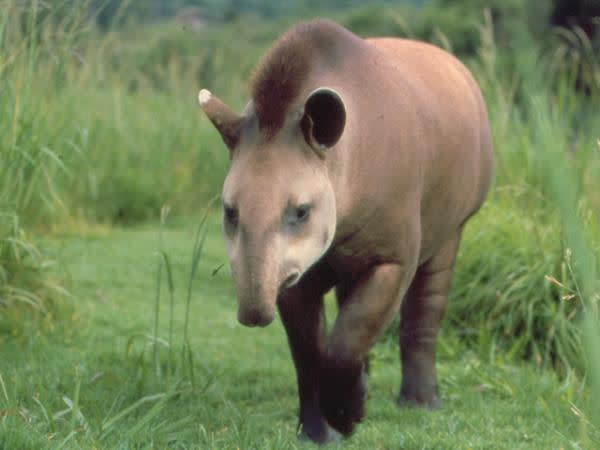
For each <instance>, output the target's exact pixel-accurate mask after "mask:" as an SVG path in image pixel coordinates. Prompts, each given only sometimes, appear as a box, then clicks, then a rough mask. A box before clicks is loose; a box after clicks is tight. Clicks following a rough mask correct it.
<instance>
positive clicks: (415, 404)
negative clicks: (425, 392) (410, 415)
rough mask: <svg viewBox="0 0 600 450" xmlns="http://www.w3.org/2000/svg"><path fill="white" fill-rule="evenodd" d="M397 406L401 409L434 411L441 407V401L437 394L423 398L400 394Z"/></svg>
mask: <svg viewBox="0 0 600 450" xmlns="http://www.w3.org/2000/svg"><path fill="white" fill-rule="evenodd" d="M398 405H399V406H401V407H403V408H427V409H432V410H435V409H440V408H441V407H442V400H441V399H440V397H439V396H438V395H437V394H434V395H430V396H426V397H425V396H419V395H411V394H408V393H405V392H401V393H400V398H399V399H398Z"/></svg>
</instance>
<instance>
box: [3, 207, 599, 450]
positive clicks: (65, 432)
mask: <svg viewBox="0 0 600 450" xmlns="http://www.w3.org/2000/svg"><path fill="white" fill-rule="evenodd" d="M216 220H217V219H216V218H215V217H211V218H210V221H209V227H208V237H207V239H206V241H205V253H204V256H203V257H202V259H201V261H200V263H199V267H198V272H197V276H196V278H195V280H194V288H193V292H192V301H191V303H190V314H189V345H190V349H191V351H192V353H193V361H194V370H195V373H196V383H195V385H192V384H191V383H190V381H189V377H186V376H185V374H184V373H181V372H180V373H175V374H174V375H175V376H174V377H173V378H171V379H170V380H167V378H166V376H165V374H166V372H165V371H164V370H165V369H166V367H167V365H168V349H167V348H166V347H161V348H160V352H159V359H160V362H161V367H162V369H163V375H162V376H158V375H157V373H156V371H155V367H154V364H153V357H152V353H151V350H152V345H151V341H150V340H149V339H148V337H147V336H148V335H149V336H152V327H153V315H154V311H153V304H154V296H153V292H154V288H155V273H156V267H157V264H156V242H157V231H156V230H157V226H154V225H147V226H143V227H137V228H133V229H126V230H119V229H113V230H104V231H102V230H100V231H95V232H90V233H88V234H87V235H72V234H68V235H62V236H55V237H53V238H52V239H48V240H46V241H45V242H44V245H43V247H44V249H45V251H47V252H48V253H49V254H51V255H53V256H54V257H55V258H56V259H58V260H60V261H61V262H62V263H64V264H65V265H66V267H67V268H68V270H69V271H70V273H71V275H72V280H73V281H72V285H71V291H72V292H73V295H74V296H75V297H76V298H77V299H78V307H77V308H76V310H75V312H74V314H73V315H72V316H71V317H69V318H68V319H66V320H64V322H61V324H60V329H57V330H56V331H55V332H54V333H50V334H49V333H29V332H26V333H21V334H17V335H16V336H12V337H9V336H2V338H1V339H2V341H1V342H0V345H1V346H2V355H3V357H2V359H1V361H0V375H1V380H2V381H1V385H2V386H3V387H2V388H1V389H0V447H2V448H11V449H21V448H94V447H95V448H165V447H169V448H215V449H220V448H300V447H301V446H300V445H299V443H298V442H297V441H296V438H295V425H296V410H297V403H296V402H297V399H296V386H295V375H294V370H293V366H292V362H291V358H290V357H289V354H288V348H287V342H286V339H285V333H284V331H283V328H282V326H281V324H280V323H279V322H276V323H275V324H274V325H272V326H270V327H268V328H266V329H261V330H254V329H248V328H244V327H242V326H241V325H239V324H238V323H237V321H236V318H235V309H236V306H235V298H234V291H233V288H232V285H231V283H230V281H229V275H228V273H227V271H226V270H221V271H218V272H217V273H216V274H215V275H213V271H214V269H215V268H216V267H218V266H219V265H220V264H221V263H222V262H223V261H224V260H225V254H224V248H223V244H222V241H221V238H220V231H219V229H218V225H217V224H216ZM193 228H194V227H193V226H191V225H189V224H185V225H184V226H178V227H177V228H174V227H167V228H166V229H164V231H163V245H164V249H165V251H166V252H167V253H168V254H169V255H170V263H171V268H172V276H173V281H174V289H175V296H176V302H175V311H174V330H175V337H174V342H177V343H180V342H182V338H183V330H184V320H185V314H184V312H185V307H186V306H185V301H183V299H185V295H184V293H185V286H186V282H187V280H188V276H189V268H190V263H189V257H190V253H191V245H192V243H193V241H194V230H193ZM474 231H475V230H473V232H471V233H468V236H467V237H466V238H467V239H475V238H476V233H475V232H474ZM460 268H461V265H460V263H459V270H460ZM166 291H167V290H165V292H166ZM167 298H168V297H167ZM332 303H333V302H329V305H328V306H329V307H330V309H329V312H330V313H332V312H334V308H333V305H332ZM168 311H169V303H168V302H162V303H161V311H160V313H161V317H168ZM455 331H456V330H453V329H452V327H451V326H450V325H448V326H447V327H446V328H445V331H444V337H443V339H442V342H441V344H440V356H439V359H440V363H439V372H440V381H441V391H442V396H443V398H444V400H445V404H444V407H443V409H442V410H440V411H437V412H429V411H422V410H402V409H399V408H397V407H396V405H395V401H394V399H395V397H396V395H397V391H398V388H399V381H400V376H399V373H400V367H399V361H398V348H397V345H396V343H395V342H391V341H389V340H383V341H382V342H381V343H379V344H378V346H376V348H375V350H374V352H373V365H372V367H373V371H372V376H371V381H370V385H371V394H370V399H369V403H368V409H369V414H368V418H367V420H366V422H365V423H364V424H363V425H362V426H361V427H360V428H359V429H358V432H357V433H356V435H355V436H353V437H352V438H351V439H350V440H349V441H347V442H346V443H345V444H344V448H581V447H578V445H581V443H582V441H581V439H582V438H581V435H580V423H581V419H580V417H578V416H577V414H576V413H577V412H578V411H581V413H580V414H584V411H587V410H588V406H589V402H590V399H589V392H588V391H587V389H586V388H584V387H583V385H582V383H581V381H580V380H578V379H577V377H575V376H574V375H571V376H570V377H568V378H567V379H563V380H561V379H559V378H558V377H557V375H556V374H555V373H553V372H552V371H550V370H542V369H538V368H535V367H534V366H532V365H529V364H521V363H514V362H512V360H510V358H508V359H506V360H503V359H502V358H500V357H498V358H495V359H494V360H493V361H488V360H487V359H485V358H482V357H481V356H480V355H479V354H478V353H477V352H476V351H473V350H470V349H468V348H467V347H465V346H464V344H463V343H462V342H461V339H460V338H459V337H458V335H457V334H456V333H455ZM158 335H159V337H160V338H161V339H163V340H165V341H166V340H167V338H168V335H169V324H168V321H166V320H163V321H161V323H160V324H159V334H158ZM590 439H594V440H592V441H591V442H593V443H599V442H600V441H599V439H600V436H598V434H591V435H590Z"/></svg>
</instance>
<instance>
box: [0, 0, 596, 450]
mask: <svg viewBox="0 0 600 450" xmlns="http://www.w3.org/2000/svg"><path fill="white" fill-rule="evenodd" d="M477 2H478V0H477V1H476V2H475V3H477ZM517 3H519V2H516V1H515V2H511V3H510V5H512V6H510V5H509V7H507V8H508V9H507V10H506V14H507V15H508V16H511V17H512V16H515V17H518V16H519V14H516V15H515V13H514V12H515V11H517V10H516V9H514V8H517V7H518V5H517ZM23 5H27V4H26V3H23V2H17V1H14V0H12V1H11V0H9V1H7V2H5V4H3V6H6V8H4V9H2V11H0V77H1V80H0V81H1V83H0V349H1V352H2V353H1V355H2V357H1V358H0V448H11V449H12V448H17V449H18V448H44V447H46V448H82V447H83V448H94V447H97V448H152V447H154V448H164V447H171V448H230V447H231V448H237V447H239V448H295V447H297V446H298V444H297V442H296V440H295V437H294V433H295V424H296V416H295V410H296V407H297V406H296V393H295V375H294V372H293V367H292V363H291V358H290V357H289V355H288V350H287V344H286V340H285V336H284V333H283V330H282V328H281V325H280V324H277V325H273V326H271V327H269V328H267V329H265V330H260V331H257V330H248V329H245V328H242V327H241V326H240V325H238V324H237V322H236V319H235V299H234V292H233V289H232V285H231V283H230V281H229V279H228V276H227V270H226V269H222V270H220V271H217V272H216V274H213V271H215V269H217V268H218V267H220V266H221V265H222V264H223V263H225V262H226V261H225V256H224V254H223V248H222V244H221V239H220V237H218V230H217V227H216V225H215V221H216V217H214V216H212V215H211V216H210V220H209V224H210V227H209V228H208V235H207V238H206V240H204V238H202V228H200V229H199V230H198V232H199V234H195V232H196V228H195V227H194V226H192V225H190V222H189V220H190V219H189V218H188V219H185V218H184V219H178V221H177V222H176V224H177V226H174V225H168V226H166V227H161V225H160V224H157V223H154V222H147V220H148V219H154V218H155V217H157V216H158V215H159V211H160V209H161V206H162V205H163V204H165V203H168V204H170V205H172V209H173V212H174V214H175V215H176V216H178V217H181V216H183V217H185V216H187V217H190V216H196V215H198V213H199V211H200V210H201V209H202V208H203V207H204V206H205V204H206V203H207V202H208V200H209V199H210V198H211V197H212V196H213V195H214V194H215V193H216V192H218V191H219V189H220V184H221V182H222V180H223V177H224V173H225V171H226V168H227V151H226V150H225V149H224V146H223V145H222V143H221V142H220V139H219V138H218V136H217V134H216V132H215V131H214V130H213V129H212V127H211V126H210V125H209V124H208V122H207V120H206V119H205V118H203V117H202V115H201V113H200V112H199V110H198V107H197V104H196V95H195V94H196V92H197V90H198V89H199V88H200V87H208V88H210V89H211V90H213V91H214V92H215V93H216V94H218V95H219V96H221V97H222V98H224V99H225V100H227V101H228V102H229V103H231V104H232V105H233V106H235V107H236V108H237V109H240V108H241V106H242V105H243V103H244V99H245V96H246V91H247V90H246V88H245V86H246V80H247V79H248V78H249V75H250V73H251V70H252V68H253V67H254V65H255V64H256V62H257V61H258V59H259V57H260V55H261V54H262V52H263V51H264V50H265V49H266V48H267V47H268V45H269V44H270V43H271V42H272V41H273V39H275V37H276V36H277V35H278V34H279V33H280V32H281V31H282V30H283V29H285V28H286V27H287V26H288V25H289V24H290V23H292V22H293V21H295V20H292V19H287V18H286V19H281V20H278V21H276V22H273V23H268V24H267V23H265V22H263V21H260V20H259V19H257V18H242V19H240V20H238V21H235V22H233V23H230V24H227V25H224V26H214V27H210V28H208V29H207V30H205V31H204V32H202V33H199V34H196V33H193V32H191V31H189V30H184V29H181V28H180V27H177V26H176V25H174V24H168V23H167V24H160V25H153V26H147V27H143V26H142V27H134V28H132V29H124V30H117V29H110V30H108V31H107V32H106V33H99V32H98V30H96V29H95V28H94V27H93V26H92V25H91V24H90V23H89V21H87V20H86V19H85V17H86V16H85V14H81V11H79V12H78V11H75V12H73V13H72V14H69V15H61V14H59V13H58V12H60V10H59V9H57V10H53V9H52V8H51V7H50V6H49V5H50V3H49V2H36V1H33V2H31V5H34V7H32V8H27V7H23ZM84 6H85V5H84ZM513 7H514V8H513ZM449 8H450V6H448V8H441V9H440V8H437V9H436V8H435V7H431V8H428V9H426V10H424V12H423V14H422V15H420V16H418V17H417V16H414V14H415V13H414V11H412V10H408V9H407V10H405V9H402V8H397V9H396V8H392V9H389V8H381V7H375V6H368V7H365V8H361V9H359V10H355V11H349V12H344V13H343V14H342V13H339V14H337V13H336V14H331V17H334V18H336V19H339V20H340V21H341V22H342V23H345V24H346V25H349V26H350V27H351V28H352V29H355V30H358V31H360V32H361V33H362V34H370V35H372V34H397V35H406V34H407V35H410V36H414V37H426V38H429V39H431V40H433V41H434V42H437V43H438V44H441V45H443V46H445V47H447V48H452V49H454V50H457V51H459V52H464V54H463V59H464V60H465V61H466V62H467V63H468V64H469V66H470V67H472V69H473V71H474V73H475V75H476V77H477V78H478V80H479V82H480V84H481V86H482V89H483V92H484V95H485V96H486V100H487V103H488V106H489V110H490V119H491V122H492V129H493V131H494V139H495V153H496V167H497V170H496V179H495V185H494V189H493V192H492V193H491V195H490V199H489V201H488V202H487V203H486V206H485V207H484V208H483V210H482V211H481V213H480V214H478V215H477V216H476V218H475V219H474V220H473V221H472V222H471V223H470V224H469V226H468V227H467V232H466V236H465V239H464V242H463V245H462V247H461V253H460V257H459V266H458V270H457V274H456V277H455V280H454V286H453V290H452V294H451V303H450V308H449V311H448V315H447V320H446V327H445V329H444V335H443V338H442V341H441V343H440V365H439V371H440V378H441V383H442V386H441V388H442V395H443V397H444V398H445V400H446V404H445V408H444V409H443V410H442V411H440V412H435V413H430V412H425V411H419V410H399V409H397V408H396V406H395V404H394V401H393V399H394V398H395V396H396V393H397V389H398V385H399V381H400V380H399V363H398V358H397V353H398V350H397V345H396V337H395V334H394V333H393V332H390V333H388V335H387V337H386V338H384V339H383V340H382V341H381V342H380V343H379V344H378V346H377V347H376V348H375V349H374V357H373V367H374V371H373V376H372V380H371V386H372V391H371V400H370V402H369V410H370V413H369V416H368V419H367V421H366V423H365V424H364V425H363V426H361V427H360V429H359V431H358V433H357V434H356V436H354V437H353V438H352V439H351V440H350V441H348V442H347V443H346V445H345V447H349V448H398V447H404V448H498V447H504V448H596V447H598V446H599V445H600V411H599V410H598V407H597V405H595V403H594V402H593V399H594V398H598V396H600V367H598V361H600V354H599V353H598V352H599V351H600V346H599V345H598V342H600V332H599V330H598V326H599V323H600V319H599V318H598V293H599V292H600V286H599V285H598V272H597V268H598V267H599V265H600V229H599V228H598V223H599V217H598V211H600V194H599V193H600V181H599V180H600V158H598V155H599V153H598V151H599V150H600V143H598V138H599V135H598V129H597V118H598V117H597V111H598V110H599V109H598V108H599V104H598V97H597V96H594V95H591V94H594V93H595V92H597V89H596V88H597V84H598V73H597V68H598V67H600V65H598V64H597V61H596V59H595V58H597V56H595V55H594V53H593V52H591V51H588V50H589V49H590V48H591V47H590V45H589V42H586V41H585V39H586V38H585V37H584V36H582V35H581V33H578V34H577V33H576V35H572V36H571V35H568V34H567V35H565V39H566V40H565V42H566V44H565V43H564V42H563V47H557V48H556V49H555V51H554V52H552V51H550V52H548V51H546V53H544V51H543V48H542V47H541V46H540V45H538V44H536V42H535V41H533V40H531V39H529V38H527V39H526V38H524V35H526V34H527V33H526V32H525V30H524V29H523V26H522V24H521V25H519V27H520V28H519V30H516V31H517V32H514V33H513V31H512V30H513V28H514V27H515V26H516V25H515V24H516V23H517V22H515V18H514V17H512V19H510V21H507V22H505V23H503V22H501V23H498V20H499V19H498V17H502V14H500V15H498V14H492V13H490V12H489V11H488V12H487V13H486V14H485V15H483V16H482V17H480V16H479V15H475V14H474V13H473V12H472V11H475V9H468V8H467V9H468V11H466V10H465V11H463V10H462V9H460V8H458V9H452V10H450V9H449ZM513 9H514V10H513ZM57 11H58V12H57ZM82 11H83V10H82ZM467 12H468V13H469V18H468V20H464V21H463V20H460V19H462V17H463V15H464V14H467ZM63 16H64V17H63ZM457 18H458V19H457ZM413 19H414V20H413ZM499 27H500V29H499ZM502 27H504V28H502ZM231 36H240V39H237V40H235V41H234V43H232V42H231ZM504 37H507V39H504ZM508 37H510V39H508ZM574 38H576V41H574V40H573V39H574ZM517 39H518V40H517ZM573 43H576V44H577V45H571V44H573ZM564 45H567V47H565V46H564ZM578 49H579V51H578ZM567 53H568V57H569V61H571V62H574V65H575V66H576V67H579V68H580V69H570V68H569V67H565V65H564V64H563V65H561V63H560V61H561V60H563V59H564V58H562V57H561V55H564V54H567ZM561 58H562V59H561ZM578 71H579V72H578ZM576 72H577V73H576ZM581 76H583V77H584V81H585V82H586V83H587V86H588V87H589V91H590V93H591V94H590V95H589V96H587V97H586V96H585V95H582V94H578V93H576V92H574V91H573V86H574V84H576V82H578V81H579V82H580V81H581V78H579V79H578V77H581ZM594 86H596V87H594ZM166 215H167V211H166V210H163V212H162V217H163V219H164V218H165V217H166ZM115 224H116V225H117V226H116V227H113V225H115ZM132 224H136V225H135V226H132V227H131V228H119V226H123V225H128V226H129V225H132ZM159 230H162V231H159ZM157 241H158V242H157ZM190 256H191V259H192V262H191V263H190ZM194 274H195V275H194ZM67 291H69V292H70V298H71V299H72V300H73V301H66V300H65V299H67V298H69V294H68V293H67ZM330 303H331V302H330ZM329 307H330V309H329V312H330V313H334V308H333V306H332V305H331V304H330V305H329Z"/></svg>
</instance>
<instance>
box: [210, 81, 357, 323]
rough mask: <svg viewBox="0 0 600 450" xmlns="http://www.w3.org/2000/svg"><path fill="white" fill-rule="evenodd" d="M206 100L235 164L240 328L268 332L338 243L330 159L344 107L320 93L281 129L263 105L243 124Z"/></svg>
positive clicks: (226, 219)
mask: <svg viewBox="0 0 600 450" xmlns="http://www.w3.org/2000/svg"><path fill="white" fill-rule="evenodd" d="M199 100H200V104H201V106H202V109H203V110H204V112H205V113H206V115H207V116H208V118H209V119H210V120H211V121H212V123H213V124H214V125H215V127H216V128H217V130H218V131H219V132H220V133H221V136H222V138H223V140H224V142H225V143H226V145H227V146H228V147H229V151H230V156H231V166H230V170H229V173H228V175H227V178H226V180H225V183H224V186H223V193H222V204H223V233H224V235H225V240H226V245H227V250H228V254H229V260H230V264H231V270H232V274H233V277H234V279H235V283H236V288H237V297H238V320H239V321H240V322H241V323H242V324H244V325H249V326H255V325H259V326H265V325H268V324H269V323H271V321H272V320H273V318H274V316H275V309H276V302H277V298H278V296H279V294H280V293H281V292H282V290H284V289H287V288H289V287H291V286H293V285H294V284H296V283H297V282H298V281H299V280H300V279H301V277H302V275H303V274H304V273H305V272H306V271H307V270H308V269H309V268H310V267H311V266H312V265H313V264H314V263H316V262H317V261H318V260H319V259H320V258H321V257H322V256H323V255H324V254H325V252H326V251H327V249H328V248H329V246H330V245H331V242H332V240H333V237H334V234H335V229H336V202H335V195H334V190H333V186H332V183H331V180H330V177H329V173H328V165H327V157H328V152H330V151H331V148H332V147H333V146H334V145H335V144H336V143H337V142H338V140H339V139H340V137H341V135H342V133H343V130H344V125H345V120H346V113H345V108H344V104H343V102H342V99H341V97H340V95H339V94H338V93H337V92H336V91H335V90H333V89H329V88H326V87H323V88H319V89H316V90H314V91H312V92H310V93H308V94H306V95H305V96H304V97H302V98H300V99H298V101H296V102H295V103H294V104H292V105H290V107H289V108H287V110H286V111H285V115H284V116H283V117H278V118H277V120H276V123H275V124H273V121H271V123H269V124H265V123H264V122H263V123H261V115H260V114H258V113H257V111H256V104H255V102H250V103H249V105H248V107H246V110H245V111H244V113H243V114H242V115H241V116H238V115H237V114H236V113H234V112H233V111H232V110H231V109H229V108H228V107H227V106H226V105H225V104H223V103H222V102H221V101H220V100H219V99H218V98H216V97H215V96H213V95H212V94H211V93H210V92H208V91H206V90H202V91H201V92H200V95H199ZM280 112H281V111H280ZM263 117H264V116H263ZM274 125H275V126H274Z"/></svg>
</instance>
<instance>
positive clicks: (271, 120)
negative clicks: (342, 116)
mask: <svg viewBox="0 0 600 450" xmlns="http://www.w3.org/2000/svg"><path fill="white" fill-rule="evenodd" d="M345 32H346V30H344V29H343V28H342V27H340V26H339V25H337V24H336V23H334V22H331V21H329V20H324V19H318V20H313V21H310V22H304V23H301V24H299V25H297V26H295V27H294V28H292V29H291V30H290V31H288V32H287V33H285V34H284V35H283V36H282V37H281V38H280V39H279V40H278V41H277V42H276V43H275V45H274V46H273V47H272V48H271V49H270V50H269V52H268V53H267V54H266V56H265V57H264V58H263V59H262V61H261V63H260V64H259V66H258V68H257V70H256V72H255V74H254V77H253V79H252V84H251V92H252V100H253V103H254V110H255V112H256V116H257V117H258V124H259V128H260V129H261V131H262V132H263V133H265V134H266V135H267V136H272V135H274V134H275V133H276V132H277V131H278V130H279V129H280V128H281V126H282V125H283V122H284V120H285V114H286V113H287V111H288V108H289V106H290V104H291V103H292V102H293V101H294V100H295V99H296V97H297V96H298V94H299V93H300V91H301V89H302V86H303V85H304V83H305V81H306V80H307V78H308V76H309V74H310V72H311V70H312V68H313V65H314V64H315V63H316V62H317V60H318V59H319V58H318V56H320V55H324V54H327V53H332V52H333V49H334V48H335V46H336V42H337V41H339V37H340V35H342V34H344V33H345Z"/></svg>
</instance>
